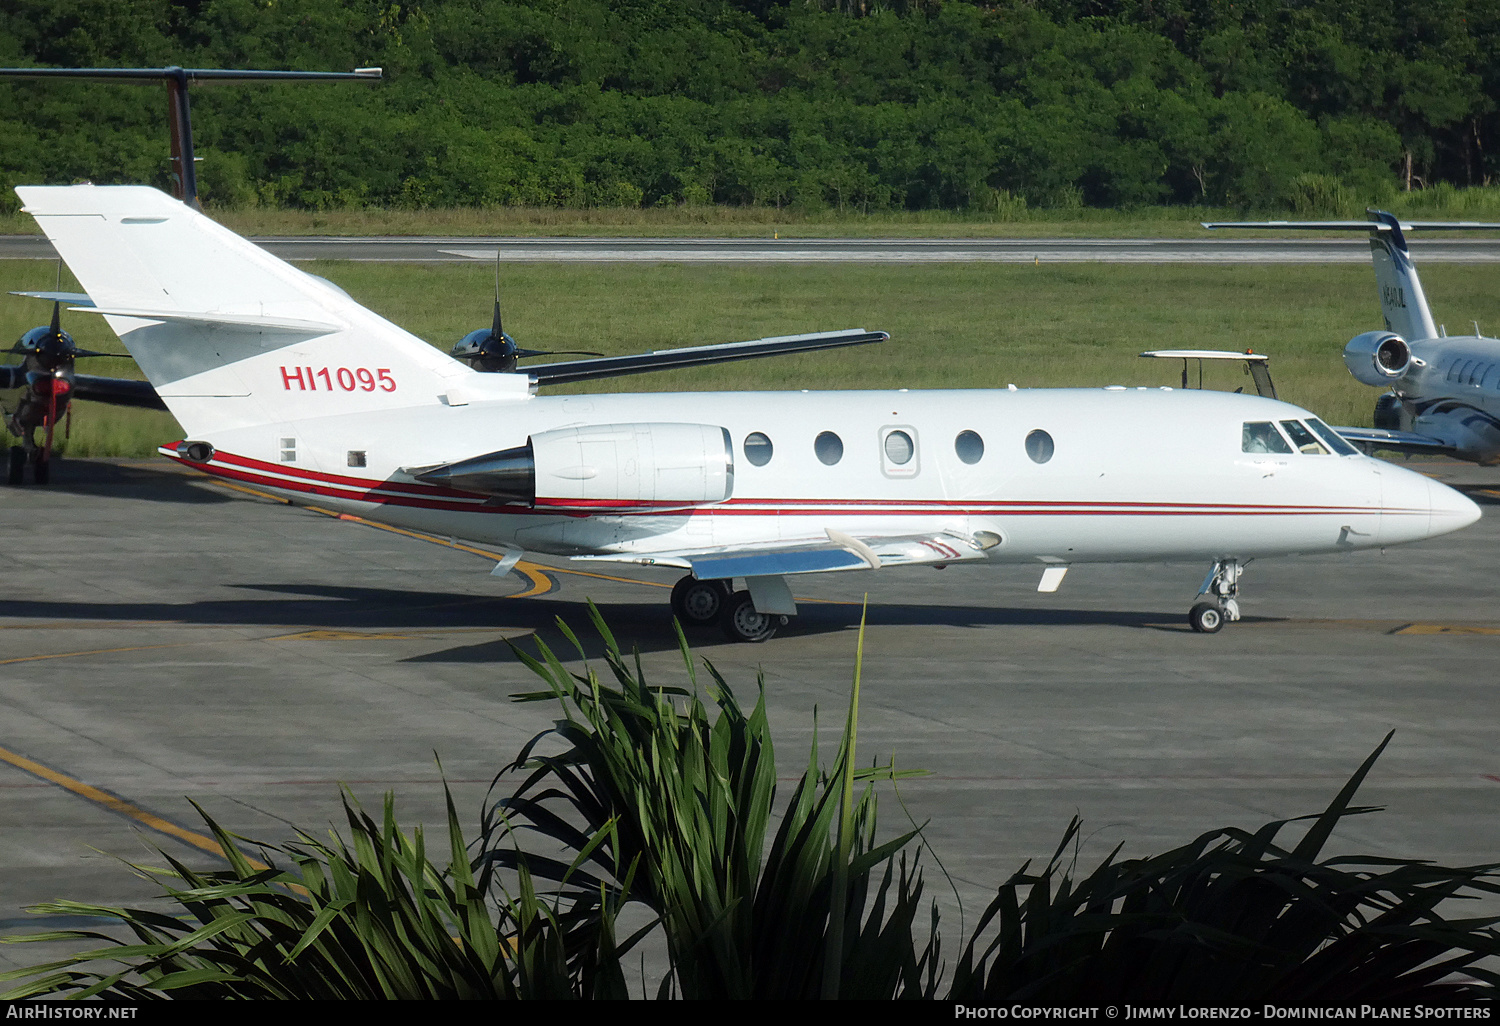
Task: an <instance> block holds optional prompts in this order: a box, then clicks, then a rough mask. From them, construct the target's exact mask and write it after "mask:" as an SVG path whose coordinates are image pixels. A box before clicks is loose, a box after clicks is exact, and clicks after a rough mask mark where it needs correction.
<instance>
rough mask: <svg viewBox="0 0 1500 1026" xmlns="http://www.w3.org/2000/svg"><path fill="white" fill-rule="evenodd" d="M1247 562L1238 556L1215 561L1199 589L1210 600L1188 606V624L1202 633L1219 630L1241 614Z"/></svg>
mask: <svg viewBox="0 0 1500 1026" xmlns="http://www.w3.org/2000/svg"><path fill="white" fill-rule="evenodd" d="M1244 569H1245V568H1244V566H1243V565H1242V564H1241V563H1240V561H1239V560H1237V559H1221V560H1218V561H1216V562H1215V563H1214V565H1213V567H1212V568H1211V569H1210V570H1209V571H1208V576H1207V577H1205V578H1204V579H1203V585H1202V587H1200V588H1199V589H1198V597H1199V598H1201V599H1206V600H1207V601H1203V602H1195V603H1194V604H1193V608H1192V609H1190V610H1188V624H1189V625H1190V626H1191V627H1192V628H1193V630H1195V631H1198V632H1199V633H1200V634H1217V633H1218V632H1219V631H1220V630H1222V629H1223V627H1224V625H1225V624H1226V623H1233V622H1234V621H1236V620H1238V619H1239V618H1240V603H1239V593H1240V574H1241V573H1243V572H1244Z"/></svg>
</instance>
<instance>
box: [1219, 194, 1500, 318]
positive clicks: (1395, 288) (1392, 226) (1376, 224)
mask: <svg viewBox="0 0 1500 1026" xmlns="http://www.w3.org/2000/svg"><path fill="white" fill-rule="evenodd" d="M1366 213H1368V214H1369V220H1367V221H1214V222H1205V223H1204V225H1203V227H1205V228H1279V229H1289V228H1290V229H1305V230H1308V231H1356V232H1369V233H1370V254H1371V256H1372V257H1373V260H1374V264H1375V284H1376V286H1378V287H1379V289H1380V312H1381V313H1382V314H1384V315H1385V327H1386V330H1387V331H1394V332H1396V333H1397V334H1398V335H1401V336H1402V337H1403V338H1405V339H1406V340H1407V341H1408V342H1415V341H1420V340H1422V339H1429V338H1436V337H1437V333H1438V330H1437V325H1436V324H1434V323H1433V320H1432V313H1431V311H1429V310H1428V309H1427V295H1426V294H1425V293H1424V292H1423V291H1422V281H1421V279H1420V278H1418V277H1417V268H1416V266H1415V265H1414V264H1412V262H1411V253H1410V251H1408V250H1407V248H1406V233H1407V232H1410V231H1416V230H1419V229H1420V230H1425V231H1434V230H1437V231H1500V224H1494V223H1489V222H1482V221H1400V220H1398V219H1397V218H1396V216H1395V215H1394V214H1388V213H1386V212H1385V211H1384V210H1369V211H1366Z"/></svg>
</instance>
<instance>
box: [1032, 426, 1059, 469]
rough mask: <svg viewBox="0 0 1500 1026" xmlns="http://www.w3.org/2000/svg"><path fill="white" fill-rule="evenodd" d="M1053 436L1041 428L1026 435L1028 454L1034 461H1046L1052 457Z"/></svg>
mask: <svg viewBox="0 0 1500 1026" xmlns="http://www.w3.org/2000/svg"><path fill="white" fill-rule="evenodd" d="M1052 451H1053V446H1052V436H1051V435H1049V434H1047V432H1045V431H1043V430H1042V429H1041V428H1038V429H1037V430H1035V431H1033V432H1031V434H1029V435H1027V436H1026V455H1027V456H1030V457H1031V462H1033V463H1046V462H1047V461H1048V460H1050V459H1051V458H1052Z"/></svg>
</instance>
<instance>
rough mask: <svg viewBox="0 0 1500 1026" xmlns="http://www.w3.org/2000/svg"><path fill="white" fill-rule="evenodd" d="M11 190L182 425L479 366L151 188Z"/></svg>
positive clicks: (297, 410) (432, 381) (434, 388)
mask: <svg viewBox="0 0 1500 1026" xmlns="http://www.w3.org/2000/svg"><path fill="white" fill-rule="evenodd" d="M16 192H17V193H18V194H19V195H20V197H21V200H22V202H23V203H24V204H25V209H26V212H27V213H29V214H31V215H32V216H33V217H35V218H36V220H37V223H38V224H39V225H41V228H42V231H44V232H46V233H47V238H49V239H50V240H51V241H52V244H53V246H55V247H56V248H57V251H58V253H59V254H60V255H61V256H62V258H63V260H64V261H66V262H67V264H68V267H69V268H71V269H72V271H73V273H74V274H75V275H76V276H77V278H78V281H79V282H80V283H81V284H82V285H83V287H84V289H85V290H87V292H88V295H89V297H90V298H91V299H92V300H93V303H94V306H93V307H92V308H89V309H87V310H83V311H82V312H86V313H97V314H102V315H103V316H104V317H105V319H106V320H107V321H108V322H109V325H110V327H111V328H113V329H114V331H115V333H116V334H117V335H119V336H120V340H121V341H122V342H123V343H124V344H125V348H127V349H128V350H130V354H131V356H133V357H135V359H136V362H137V363H138V364H139V365H140V367H141V370H142V371H144V372H145V374H146V377H147V378H149V379H150V381H151V384H152V385H153V386H154V387H155V389H156V391H157V394H158V395H160V396H161V398H162V400H163V401H164V402H165V403H166V404H167V408H168V409H170V410H171V411H172V413H173V415H174V416H176V417H177V420H178V422H179V423H180V424H181V425H182V427H183V429H184V430H185V431H186V432H187V433H188V437H190V438H211V437H213V435H214V434H215V433H216V432H219V431H223V430H230V429H235V428H241V427H249V426H254V425H276V424H285V423H289V422H292V421H299V420H305V419H307V418H310V417H324V416H331V415H337V414H347V413H368V412H377V411H386V410H392V409H397V408H404V407H411V406H419V405H431V404H435V403H439V402H444V401H446V399H445V397H446V396H447V395H448V394H449V393H450V392H453V391H454V390H455V386H458V385H460V384H461V383H463V382H465V381H467V380H470V379H472V378H473V377H475V376H476V372H474V371H472V370H470V369H469V368H468V367H466V366H464V365H463V364H461V363H459V362H458V361H456V360H453V359H451V358H450V357H448V356H447V355H445V354H443V353H440V352H439V351H438V350H436V349H434V348H433V347H432V346H429V345H428V344H427V343H426V342H423V341H422V340H421V339H419V338H417V337H416V336H414V335H412V334H410V333H409V332H406V331H404V330H402V329H401V328H399V327H397V326H396V325H394V324H392V323H390V322H389V321H387V320H385V319H384V318H383V317H380V316H379V315H377V314H375V313H372V312H371V311H369V310H367V309H365V308H364V307H362V306H360V305H359V304H358V303H356V302H355V301H354V300H353V299H351V298H349V296H348V295H346V294H345V293H344V292H343V291H342V290H341V289H339V288H337V287H336V286H334V285H332V284H330V283H329V282H326V281H323V280H322V279H320V278H315V277H313V276H311V275H309V274H305V273H304V272H302V271H300V270H298V269H297V268H295V267H293V266H291V265H290V264H288V263H285V262H284V261H282V260H279V259H277V258H276V257H274V256H272V255H271V254H270V253H267V252H266V251H265V250H263V249H261V248H260V247H259V246H256V245H254V244H253V243H251V242H248V241H247V240H245V239H242V238H240V237H239V236H237V235H235V234H234V233H233V232H231V231H229V229H227V228H225V227H223V226H222V225H220V224H218V223H216V222H215V221H213V220H211V219H209V218H207V217H205V216H204V215H203V214H201V213H199V212H198V211H197V210H194V209H193V208H192V207H190V206H187V205H185V204H184V203H182V202H180V201H178V200H175V199H173V198H172V197H170V196H167V195H166V194H165V193H162V192H159V191H157V190H156V189H150V188H146V187H144V186H93V185H70V186H25V187H21V188H18V189H17V190H16ZM492 377H505V378H511V379H516V380H517V381H518V382H519V383H520V384H519V386H518V387H520V388H521V389H523V390H524V387H525V380H526V379H525V378H524V377H521V376H519V375H492Z"/></svg>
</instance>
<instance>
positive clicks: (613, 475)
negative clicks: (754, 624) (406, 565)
mask: <svg viewBox="0 0 1500 1026" xmlns="http://www.w3.org/2000/svg"><path fill="white" fill-rule="evenodd" d="M412 474H413V476H414V477H416V478H417V479H418V480H419V481H426V482H427V483H428V484H436V485H445V486H447V487H450V488H457V489H460V490H462V491H467V492H478V493H480V494H483V495H492V496H494V497H496V498H498V499H501V500H504V501H505V502H509V503H515V504H517V505H524V506H534V507H550V508H562V509H577V510H593V511H605V510H612V509H618V510H627V509H630V510H637V509H661V508H673V507H676V508H681V507H685V506H705V505H709V504H712V503H716V502H723V501H724V500H725V499H727V498H729V497H730V495H732V494H733V493H734V449H733V446H732V445H731V443H730V439H729V432H728V431H727V430H726V429H724V428H722V427H717V426H714V425H710V424H594V425H590V426H588V427H576V428H556V429H554V430H552V431H541V432H538V433H537V434H534V435H532V436H531V437H530V438H528V439H527V440H526V444H525V445H519V446H516V447H515V448H513V449H502V450H500V451H499V452H492V453H488V454H486V455H484V456H476V457H474V458H473V459H467V460H460V461H459V462H457V463H449V464H445V465H443V466H439V467H429V468H425V469H422V470H417V471H413V472H412Z"/></svg>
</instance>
